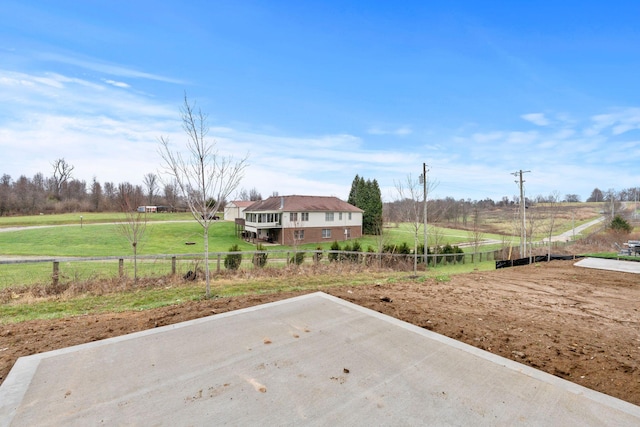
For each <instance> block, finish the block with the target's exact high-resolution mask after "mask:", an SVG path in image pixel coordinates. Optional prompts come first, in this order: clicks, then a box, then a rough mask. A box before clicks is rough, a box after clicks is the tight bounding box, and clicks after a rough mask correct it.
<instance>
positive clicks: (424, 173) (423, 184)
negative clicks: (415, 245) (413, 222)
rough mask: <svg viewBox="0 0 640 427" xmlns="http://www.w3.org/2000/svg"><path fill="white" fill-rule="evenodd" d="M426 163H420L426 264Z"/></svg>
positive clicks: (425, 259)
mask: <svg viewBox="0 0 640 427" xmlns="http://www.w3.org/2000/svg"><path fill="white" fill-rule="evenodd" d="M427 171H428V169H427V164H426V163H422V175H420V180H421V181H422V186H423V187H422V203H423V206H422V208H423V212H422V220H423V222H424V264H425V266H426V265H428V264H429V263H428V260H427V247H428V245H427Z"/></svg>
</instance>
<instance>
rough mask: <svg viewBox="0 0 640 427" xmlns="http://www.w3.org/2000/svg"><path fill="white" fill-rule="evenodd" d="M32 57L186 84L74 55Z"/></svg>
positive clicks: (101, 70) (134, 76) (111, 73)
mask: <svg viewBox="0 0 640 427" xmlns="http://www.w3.org/2000/svg"><path fill="white" fill-rule="evenodd" d="M34 57H36V58H38V59H40V60H42V61H51V62H59V63H63V64H68V65H74V66H76V67H80V68H84V69H87V70H93V71H98V72H100V73H104V74H108V75H111V76H119V77H130V78H136V79H147V80H155V81H160V82H165V83H174V84H185V83H186V82H185V81H184V80H181V79H177V78H173V77H167V76H161V75H158V74H152V73H147V72H144V71H139V70H135V69H132V68H128V67H123V66H121V65H116V64H110V63H107V62H104V61H100V60H97V59H93V58H82V57H78V56H74V55H61V54H57V53H38V54H35V55H34Z"/></svg>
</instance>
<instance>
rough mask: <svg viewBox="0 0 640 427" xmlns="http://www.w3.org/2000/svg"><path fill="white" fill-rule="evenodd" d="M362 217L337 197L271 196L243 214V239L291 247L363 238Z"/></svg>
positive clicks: (248, 208)
mask: <svg viewBox="0 0 640 427" xmlns="http://www.w3.org/2000/svg"><path fill="white" fill-rule="evenodd" d="M362 213H363V210H362V209H360V208H357V207H355V206H353V205H351V204H349V203H347V202H344V201H342V200H340V199H338V198H337V197H324V196H295V195H294V196H272V197H269V198H268V199H266V200H259V201H257V202H254V203H253V204H252V205H250V206H247V207H246V208H245V210H244V220H241V222H242V223H243V224H242V225H243V233H242V234H243V236H244V237H245V239H247V240H249V241H252V242H257V241H260V240H263V241H267V242H273V243H279V244H281V245H294V244H304V243H322V242H333V241H334V240H338V241H339V240H346V239H356V238H359V237H362Z"/></svg>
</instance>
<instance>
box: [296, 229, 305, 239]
mask: <svg viewBox="0 0 640 427" xmlns="http://www.w3.org/2000/svg"><path fill="white" fill-rule="evenodd" d="M293 240H304V230H293Z"/></svg>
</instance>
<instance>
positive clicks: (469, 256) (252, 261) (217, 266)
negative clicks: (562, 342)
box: [0, 250, 501, 285]
mask: <svg viewBox="0 0 640 427" xmlns="http://www.w3.org/2000/svg"><path fill="white" fill-rule="evenodd" d="M500 254H501V251H487V252H477V253H457V254H429V255H427V256H426V258H425V256H424V255H422V254H418V255H417V256H416V255H413V254H395V253H373V252H348V251H337V250H336V251H334V250H297V251H294V250H268V251H242V252H210V253H209V268H210V269H211V271H212V272H213V273H214V274H215V273H220V272H222V271H223V270H226V269H227V268H226V267H225V262H224V261H225V258H227V257H228V256H230V255H231V256H240V257H242V258H241V260H240V262H239V263H238V268H241V269H252V268H263V267H265V268H268V267H273V268H278V267H283V266H287V265H291V264H311V263H313V264H330V263H334V262H335V263H354V264H363V265H366V266H372V267H383V268H392V269H396V270H399V271H412V270H413V266H414V263H417V264H418V265H419V266H420V269H424V268H425V266H424V264H425V261H426V262H427V263H428V264H427V268H428V267H436V266H441V265H449V264H460V263H462V264H466V263H474V262H483V261H495V260H496V259H499V257H500ZM265 257H266V258H265ZM261 258H262V259H264V260H265V261H263V262H261ZM135 260H136V261H137V263H138V265H139V266H145V268H144V269H143V270H144V271H143V272H142V273H141V274H140V277H144V276H147V275H149V274H154V273H155V274H157V275H165V274H170V275H176V274H181V275H184V274H186V273H188V271H190V270H196V269H202V263H203V262H204V256H203V254H202V253H198V254H179V255H177V254H176V255H138V256H137V257H136V258H135ZM133 262H134V257H133V256H111V257H68V258H16V259H2V260H0V266H3V265H4V266H10V265H17V264H29V265H38V266H40V265H44V264H47V263H48V264H51V266H52V267H51V268H52V270H50V271H51V274H50V276H49V275H48V274H47V277H50V280H51V282H52V283H53V284H54V285H56V284H58V282H59V281H60V280H61V279H63V278H72V277H76V278H77V277H78V274H77V273H71V271H78V270H80V269H81V268H80V267H81V266H82V265H83V264H85V266H86V268H84V270H87V271H88V272H85V273H84V276H91V275H97V271H98V270H99V271H100V272H101V273H102V274H105V271H107V273H106V275H107V276H110V277H114V276H119V277H124V276H127V275H129V274H130V270H131V268H132V265H133ZM91 263H96V264H100V268H98V267H96V266H95V264H91ZM23 271H24V270H23ZM8 280H10V279H8ZM14 284H16V285H17V284H20V283H14Z"/></svg>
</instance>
